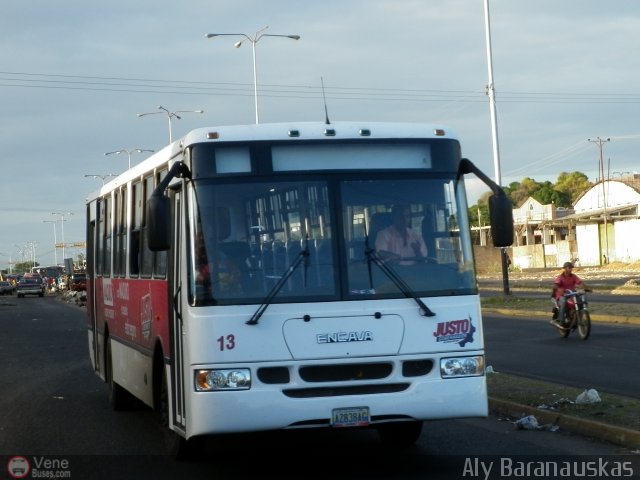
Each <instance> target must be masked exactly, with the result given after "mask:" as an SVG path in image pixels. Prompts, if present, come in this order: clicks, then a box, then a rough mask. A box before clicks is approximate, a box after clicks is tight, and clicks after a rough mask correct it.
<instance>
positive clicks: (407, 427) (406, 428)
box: [376, 421, 423, 447]
mask: <svg viewBox="0 0 640 480" xmlns="http://www.w3.org/2000/svg"><path fill="white" fill-rule="evenodd" d="M422 424H423V422H417V421H412V422H397V423H383V424H381V425H379V426H378V427H376V429H377V430H378V437H380V440H381V441H382V443H383V444H385V445H388V446H392V447H408V446H411V445H413V444H414V443H416V441H417V440H418V438H419V437H420V434H421V433H422Z"/></svg>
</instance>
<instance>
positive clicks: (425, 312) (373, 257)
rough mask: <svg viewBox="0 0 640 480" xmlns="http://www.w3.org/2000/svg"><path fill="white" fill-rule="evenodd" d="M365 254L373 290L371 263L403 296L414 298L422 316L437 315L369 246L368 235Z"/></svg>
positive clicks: (367, 236) (365, 239)
mask: <svg viewBox="0 0 640 480" xmlns="http://www.w3.org/2000/svg"><path fill="white" fill-rule="evenodd" d="M364 254H365V256H366V257H367V268H368V269H369V283H370V286H371V289H372V290H373V278H372V275H371V262H373V263H375V264H376V265H377V266H378V268H380V270H382V273H384V274H385V275H386V276H387V277H389V279H390V280H391V281H392V282H393V283H394V284H395V286H396V287H398V290H400V291H401V292H402V294H403V295H404V296H405V297H407V298H412V299H413V300H415V302H416V303H417V304H418V306H419V307H420V314H421V315H422V316H424V317H434V316H435V315H436V314H435V313H433V312H432V311H431V310H430V309H429V307H427V305H426V304H425V303H424V302H423V301H422V299H421V298H420V297H418V295H417V294H416V292H414V291H413V290H412V289H411V287H410V286H409V285H408V284H407V282H405V281H404V279H403V278H402V277H401V276H400V275H398V274H397V273H396V271H395V270H394V269H393V268H391V267H390V266H389V265H388V264H387V263H386V262H385V261H384V259H383V258H382V257H380V255H378V252H376V250H375V249H374V248H371V247H370V246H369V235H366V236H365V238H364Z"/></svg>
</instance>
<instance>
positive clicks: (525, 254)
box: [511, 197, 577, 269]
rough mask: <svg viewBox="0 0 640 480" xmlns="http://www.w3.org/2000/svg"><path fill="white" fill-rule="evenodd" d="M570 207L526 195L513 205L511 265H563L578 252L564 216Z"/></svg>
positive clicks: (541, 266)
mask: <svg viewBox="0 0 640 480" xmlns="http://www.w3.org/2000/svg"><path fill="white" fill-rule="evenodd" d="M572 213H573V210H572V209H568V208H563V207H556V206H555V205H554V204H548V205H543V204H541V203H540V202H538V201H537V200H536V199H535V198H533V197H529V198H527V199H526V200H525V201H524V202H523V203H522V204H521V205H520V206H519V207H518V208H514V209H513V223H514V235H515V238H514V242H513V247H512V255H511V256H512V261H513V265H514V266H515V267H518V268H521V269H523V268H546V267H555V266H559V265H562V264H563V263H564V262H566V261H569V260H572V259H574V258H575V256H576V255H577V246H576V238H575V232H574V231H572V229H571V225H570V224H569V223H567V222H566V221H565V220H564V219H565V218H566V217H567V216H569V215H571V214H572Z"/></svg>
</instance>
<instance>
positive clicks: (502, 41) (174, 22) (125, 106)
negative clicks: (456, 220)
mask: <svg viewBox="0 0 640 480" xmlns="http://www.w3.org/2000/svg"><path fill="white" fill-rule="evenodd" d="M489 11H490V33H491V52H492V60H493V61H492V67H493V68H492V71H493V85H494V91H495V99H496V112H497V131H498V151H497V152H498V154H499V157H498V158H499V160H496V158H495V157H494V149H493V146H492V140H491V138H492V122H491V117H490V108H489V97H488V96H487V94H486V91H487V85H488V80H489V71H488V70H489V69H488V64H489V62H488V58H487V57H488V56H487V46H486V31H487V29H486V23H485V12H484V0H447V1H442V0H340V1H336V0H323V1H322V2H301V1H299V0H298V1H296V0H268V1H267V0H234V1H221V0H184V1H183V2H175V1H166V0H153V1H151V0H136V1H135V2H134V1H130V0H128V1H122V0H110V1H109V2H87V1H86V0H60V1H56V2H51V1H50V0H27V1H26V2H5V3H4V4H3V8H2V15H1V16H0V42H1V43H0V148H1V155H2V158H1V159H0V165H1V167H2V181H1V185H2V186H1V191H2V193H3V195H2V201H1V202H0V268H5V267H6V266H7V265H8V264H9V262H20V261H22V260H25V259H27V258H32V257H33V253H34V252H35V259H36V261H37V262H38V263H40V264H41V265H45V264H46V265H49V264H53V263H54V262H55V260H56V258H57V261H58V263H61V262H62V250H61V249H58V250H57V252H56V251H55V249H54V240H56V241H57V242H59V243H61V242H62V241H63V240H64V242H65V243H66V244H72V243H74V242H82V241H84V239H85V226H84V204H85V199H86V197H87V196H88V195H89V194H90V193H91V192H93V191H95V190H97V189H98V188H99V187H100V186H101V184H102V180H101V178H94V177H93V175H107V174H118V173H121V172H122V171H123V170H125V169H126V168H127V166H128V161H129V157H130V160H131V162H132V164H135V163H138V162H140V161H141V160H143V159H144V158H146V157H145V156H146V155H148V153H146V152H143V153H138V152H135V151H133V150H134V149H145V150H159V149H161V148H162V147H163V146H164V145H166V144H167V143H168V142H169V125H170V124H171V131H172V136H173V139H174V140H175V139H176V138H179V137H180V136H182V135H184V134H186V133H187V132H188V131H190V130H191V129H194V128H199V127H205V126H206V127H209V126H215V125H231V124H246V123H254V121H255V114H254V103H253V102H254V96H253V86H254V85H253V70H252V65H253V63H252V52H251V43H250V42H248V41H245V43H243V45H242V46H241V47H240V48H234V43H235V42H237V41H238V40H241V39H242V38H243V37H240V36H239V37H233V36H220V37H215V38H212V39H207V38H205V34H206V33H238V34H245V35H247V36H248V37H250V38H255V34H256V33H257V32H258V31H259V30H260V29H262V28H263V27H265V26H268V29H267V30H265V31H264V33H268V34H271V35H300V37H301V38H300V40H298V41H296V40H292V39H289V38H284V37H262V38H261V39H260V40H259V41H258V42H257V43H256V44H255V46H256V70H257V76H258V90H259V93H258V98H259V113H260V123H268V122H293V121H323V120H324V104H323V99H322V89H321V85H322V84H323V83H324V87H325V95H326V102H327V109H328V112H329V117H330V118H331V120H333V121H338V120H343V121H348V120H353V121H391V122H395V121H398V122H421V123H438V124H444V125H446V126H448V127H449V128H451V129H452V130H453V131H455V132H456V133H457V135H458V136H459V138H460V142H461V145H462V152H463V155H464V156H465V157H467V158H469V159H471V160H472V161H473V162H474V163H475V164H476V165H478V167H480V168H481V169H482V170H484V171H485V172H486V173H487V174H488V175H489V176H491V177H492V178H494V179H495V178H497V171H496V166H499V170H500V180H501V183H502V184H503V185H508V184H509V183H511V182H514V181H520V180H522V179H523V178H524V177H531V178H534V179H535V180H537V181H545V180H549V181H552V182H555V180H556V178H557V176H558V175H559V174H560V173H561V172H572V171H581V172H584V173H585V174H587V176H588V177H589V178H590V180H592V181H595V180H596V178H597V177H598V172H599V163H600V162H599V161H600V149H599V147H598V144H597V143H595V142H594V141H593V140H597V139H598V138H601V139H603V140H605V139H610V140H609V141H607V142H604V143H603V144H602V155H603V157H602V158H603V165H604V168H605V175H607V174H608V175H609V176H611V177H612V178H615V177H616V176H617V175H622V174H623V173H624V172H632V171H637V170H639V169H640V167H639V166H638V162H637V159H638V155H637V152H638V151H639V150H640V122H639V115H638V107H639V106H640V88H639V87H638V84H639V83H640V56H638V55H637V52H638V51H639V50H640V35H638V32H640V2H638V1H637V0H611V1H609V2H606V4H605V3H604V2H602V1H595V0H561V1H558V0H489ZM160 105H161V106H163V107H165V108H167V109H168V110H169V111H172V112H176V111H178V110H186V111H193V110H203V111H204V113H202V114H199V113H192V112H187V113H184V114H180V116H181V119H180V120H177V119H173V120H172V121H171V122H169V121H168V116H167V115H166V114H164V113H162V111H161V110H159V109H158V106H160ZM150 112H158V113H157V114H153V115H147V116H143V117H138V116H137V114H138V113H150ZM589 139H590V140H592V141H589ZM117 150H128V151H132V153H131V154H130V155H128V154H127V153H123V154H120V155H116V154H112V155H105V153H106V152H113V151H117ZM478 185H479V184H478V182H469V197H470V203H474V201H475V200H477V197H478V196H479V195H480V194H481V193H483V192H484V191H486V190H487V189H486V188H485V187H482V186H480V187H479V186H478ZM53 212H58V213H64V214H65V215H64V216H62V215H53V214H52V213H53ZM63 218H64V222H63V221H62V219H63ZM52 221H53V223H52ZM81 252H82V249H79V248H74V247H67V248H66V249H65V256H66V257H72V256H76V255H77V254H78V253H81Z"/></svg>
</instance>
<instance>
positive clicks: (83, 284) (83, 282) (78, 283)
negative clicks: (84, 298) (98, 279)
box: [69, 273, 87, 292]
mask: <svg viewBox="0 0 640 480" xmlns="http://www.w3.org/2000/svg"><path fill="white" fill-rule="evenodd" d="M69 288H70V289H71V290H73V291H75V292H80V291H82V290H86V289H87V275H86V274H84V273H74V274H73V275H71V282H70V285H69Z"/></svg>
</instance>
